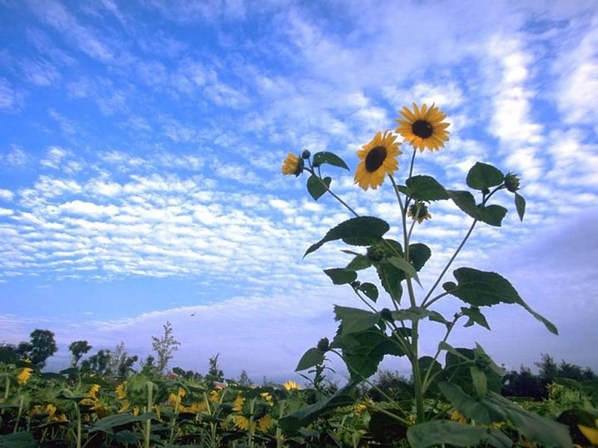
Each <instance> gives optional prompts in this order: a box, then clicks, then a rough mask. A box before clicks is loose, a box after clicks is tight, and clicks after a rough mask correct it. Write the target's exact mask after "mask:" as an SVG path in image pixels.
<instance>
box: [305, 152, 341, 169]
mask: <svg viewBox="0 0 598 448" xmlns="http://www.w3.org/2000/svg"><path fill="white" fill-rule="evenodd" d="M324 163H327V164H328V165H333V166H338V167H339V168H344V169H346V170H349V167H348V166H347V164H346V163H345V161H344V160H343V159H341V158H340V157H339V156H337V155H336V154H334V153H332V152H327V151H322V152H317V153H315V154H314V158H313V165H314V166H315V167H317V166H320V165H323V164H324Z"/></svg>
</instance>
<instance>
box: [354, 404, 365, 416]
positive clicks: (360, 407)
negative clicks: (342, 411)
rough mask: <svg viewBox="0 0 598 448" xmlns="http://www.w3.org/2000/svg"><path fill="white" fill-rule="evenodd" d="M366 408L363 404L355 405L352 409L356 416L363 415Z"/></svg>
mask: <svg viewBox="0 0 598 448" xmlns="http://www.w3.org/2000/svg"><path fill="white" fill-rule="evenodd" d="M367 408H368V407H367V406H366V405H365V404H363V403H357V404H356V405H355V406H354V407H353V409H354V412H355V413H356V414H363V413H364V412H365V410H366V409H367Z"/></svg>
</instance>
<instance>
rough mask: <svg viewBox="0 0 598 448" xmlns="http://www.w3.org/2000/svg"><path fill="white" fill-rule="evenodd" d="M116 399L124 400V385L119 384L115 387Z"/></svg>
mask: <svg viewBox="0 0 598 448" xmlns="http://www.w3.org/2000/svg"><path fill="white" fill-rule="evenodd" d="M116 398H118V399H119V400H124V399H125V398H127V389H126V383H121V384H119V385H118V386H116Z"/></svg>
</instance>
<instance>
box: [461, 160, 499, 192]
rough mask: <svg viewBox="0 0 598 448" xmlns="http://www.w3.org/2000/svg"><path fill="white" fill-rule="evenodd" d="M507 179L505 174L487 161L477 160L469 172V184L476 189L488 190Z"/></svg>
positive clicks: (467, 180)
mask: <svg viewBox="0 0 598 448" xmlns="http://www.w3.org/2000/svg"><path fill="white" fill-rule="evenodd" d="M504 180H505V175H504V174H503V172H502V171H500V170H499V169H497V168H495V167H493V166H492V165H488V164H486V163H481V162H477V163H476V164H475V165H474V166H473V167H472V168H471V169H470V170H469V173H467V179H466V182H467V186H468V187H469V188H473V189H474V190H480V191H482V190H487V189H488V188H490V187H496V186H497V185H500V184H501V183H502V182H503V181H504Z"/></svg>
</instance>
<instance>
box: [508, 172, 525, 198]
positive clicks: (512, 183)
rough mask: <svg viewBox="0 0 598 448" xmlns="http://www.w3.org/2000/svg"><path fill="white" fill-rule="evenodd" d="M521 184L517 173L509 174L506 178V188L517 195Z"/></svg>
mask: <svg viewBox="0 0 598 448" xmlns="http://www.w3.org/2000/svg"><path fill="white" fill-rule="evenodd" d="M520 183H521V180H520V179H519V177H518V176H517V175H516V174H515V173H508V174H507V175H506V176H505V188H506V189H507V190H509V191H510V192H511V193H515V192H516V191H517V190H519V184H520Z"/></svg>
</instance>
